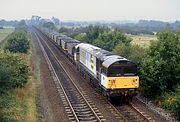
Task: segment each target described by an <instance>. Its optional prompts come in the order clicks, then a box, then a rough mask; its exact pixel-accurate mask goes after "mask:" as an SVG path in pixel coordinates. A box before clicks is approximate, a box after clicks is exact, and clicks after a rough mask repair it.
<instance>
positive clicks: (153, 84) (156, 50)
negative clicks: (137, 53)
mask: <svg viewBox="0 0 180 122" xmlns="http://www.w3.org/2000/svg"><path fill="white" fill-rule="evenodd" d="M179 62H180V40H179V38H178V36H177V35H175V34H174V33H172V32H170V31H164V32H161V33H159V34H158V41H157V42H154V43H153V44H152V45H151V46H150V48H149V50H148V52H147V56H146V58H145V59H144V60H143V61H142V65H141V66H142V67H141V76H142V78H143V79H142V84H141V85H142V89H143V92H144V95H145V96H146V97H149V98H155V97H156V96H159V95H161V94H162V93H163V92H165V91H173V90H174V88H175V87H176V85H177V84H180V72H179V71H180V63H179Z"/></svg>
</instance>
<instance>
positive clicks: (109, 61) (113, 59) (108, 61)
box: [102, 55, 129, 68]
mask: <svg viewBox="0 0 180 122" xmlns="http://www.w3.org/2000/svg"><path fill="white" fill-rule="evenodd" d="M119 61H129V60H127V59H126V58H123V57H121V56H118V55H112V56H109V57H107V58H106V59H105V61H104V62H103V64H102V65H103V66H104V67H106V68H108V67H109V66H110V65H112V64H114V63H115V62H119Z"/></svg>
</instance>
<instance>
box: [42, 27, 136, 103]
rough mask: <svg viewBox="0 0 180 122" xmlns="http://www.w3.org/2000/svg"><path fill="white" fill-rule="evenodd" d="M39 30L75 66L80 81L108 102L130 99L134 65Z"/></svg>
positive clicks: (90, 47)
mask: <svg viewBox="0 0 180 122" xmlns="http://www.w3.org/2000/svg"><path fill="white" fill-rule="evenodd" d="M39 30H40V31H41V32H42V33H44V34H45V35H46V36H48V37H49V38H50V39H51V40H52V41H53V42H54V43H55V44H56V45H57V46H58V47H59V49H60V50H61V51H62V52H63V53H64V54H65V55H66V56H67V57H68V58H69V59H70V61H72V62H73V64H75V66H76V67H77V70H78V71H79V72H80V73H81V74H82V75H83V77H84V78H86V79H87V80H88V81H89V82H90V83H91V84H93V86H95V87H96V88H98V89H99V90H100V91H101V92H102V93H103V94H104V95H106V96H107V97H108V98H113V97H123V98H125V99H128V100H129V99H131V98H132V97H133V96H134V94H135V93H136V90H137V88H138V87H139V77H138V75H137V65H136V64H135V63H134V62H132V61H130V60H128V59H126V58H124V57H121V56H118V55H115V54H113V53H112V52H109V51H107V50H104V49H101V48H99V47H96V46H93V45H91V44H87V43H81V42H80V41H78V40H75V39H72V38H70V37H67V36H66V35H62V34H59V33H57V32H54V31H51V30H49V29H46V28H39Z"/></svg>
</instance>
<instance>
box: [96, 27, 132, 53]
mask: <svg viewBox="0 0 180 122" xmlns="http://www.w3.org/2000/svg"><path fill="white" fill-rule="evenodd" d="M130 42H131V39H130V38H128V37H127V36H125V35H124V34H123V33H122V32H121V31H119V30H112V31H105V32H103V33H102V34H100V35H99V37H98V38H97V39H96V40H95V41H94V42H93V44H94V45H96V46H98V47H101V48H103V49H106V50H108V51H112V50H113V49H114V48H115V46H116V45H117V44H119V43H124V44H126V45H128V44H130Z"/></svg>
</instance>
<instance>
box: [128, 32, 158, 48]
mask: <svg viewBox="0 0 180 122" xmlns="http://www.w3.org/2000/svg"><path fill="white" fill-rule="evenodd" d="M130 37H131V38H132V39H133V41H132V44H137V45H139V46H141V47H145V48H147V47H149V46H150V43H151V42H152V41H157V37H156V36H153V35H138V36H135V35H131V36H130Z"/></svg>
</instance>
